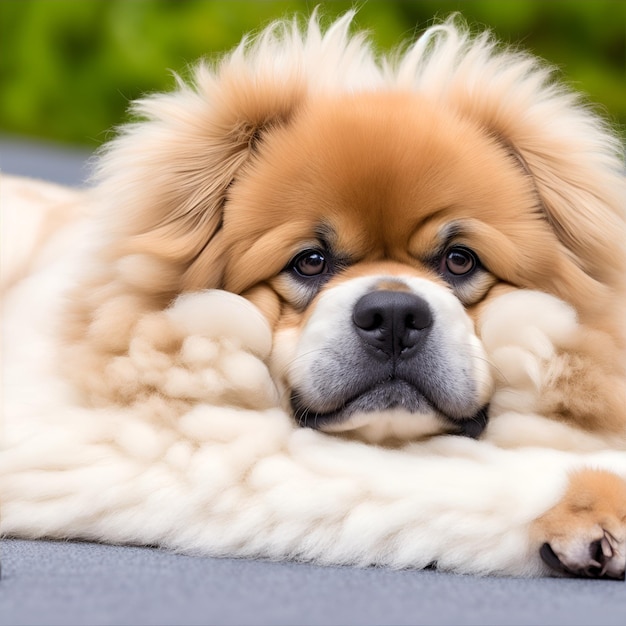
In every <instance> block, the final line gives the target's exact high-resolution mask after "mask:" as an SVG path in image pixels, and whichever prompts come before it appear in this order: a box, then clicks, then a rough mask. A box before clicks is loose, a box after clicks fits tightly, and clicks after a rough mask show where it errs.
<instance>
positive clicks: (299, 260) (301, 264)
mask: <svg viewBox="0 0 626 626" xmlns="http://www.w3.org/2000/svg"><path fill="white" fill-rule="evenodd" d="M291 267H292V268H293V269H294V270H295V271H296V273H297V274H299V275H300V276H304V277H305V278H308V277H309V276H319V275H320V274H325V273H326V272H327V271H328V265H327V263H326V258H325V257H324V255H323V254H322V253H321V252H320V251H319V250H305V251H304V252H301V253H300V254H299V255H298V256H297V257H296V258H295V259H294V260H293V261H292V262H291Z"/></svg>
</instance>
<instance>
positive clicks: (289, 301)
mask: <svg viewBox="0 0 626 626" xmlns="http://www.w3.org/2000/svg"><path fill="white" fill-rule="evenodd" d="M349 21H350V20H349V16H347V17H345V18H343V20H340V21H339V22H337V23H336V24H335V25H333V27H332V28H331V29H329V31H327V32H326V33H325V34H322V33H321V32H320V31H319V27H318V26H317V23H316V22H315V21H312V22H311V24H310V25H309V31H308V34H307V35H306V36H302V35H300V33H299V31H298V29H297V28H296V27H295V26H289V27H282V28H283V30H282V32H280V33H279V32H277V31H278V30H280V29H281V27H273V28H271V29H269V30H268V31H266V32H265V33H264V34H263V35H262V36H261V37H260V38H259V39H258V41H257V42H256V43H255V44H254V45H252V46H249V45H242V46H241V47H240V48H239V49H238V50H237V51H235V52H234V53H233V54H232V55H231V56H229V57H227V58H226V59H225V60H224V61H223V62H222V64H221V65H219V66H218V67H217V69H216V70H215V71H213V70H209V69H207V68H206V67H204V66H201V67H200V68H199V69H198V70H197V74H196V80H195V85H194V87H187V86H184V85H182V84H181V85H180V87H179V90H178V91H177V92H175V93H174V94H172V95H169V96H157V97H154V98H151V99H148V100H145V101H143V102H142V103H140V104H139V105H138V106H139V110H140V112H141V113H142V114H144V115H147V116H148V117H150V118H151V120H150V121H148V122H141V123H139V124H138V125H135V126H132V127H129V129H128V130H127V132H126V133H125V134H124V135H123V136H122V137H121V138H119V139H117V140H116V141H115V142H113V144H112V148H111V149H110V153H109V155H108V156H105V159H104V162H103V163H104V165H103V167H102V173H103V177H104V182H103V183H102V184H101V185H100V188H99V189H100V193H101V194H102V196H101V197H103V198H105V199H106V204H107V206H109V207H114V208H113V210H112V212H111V215H110V216H109V218H110V219H111V220H112V221H111V225H112V227H111V232H112V233H113V239H115V241H117V244H116V247H115V246H114V247H111V246H109V248H108V249H109V254H113V255H114V256H115V255H117V262H116V265H115V267H116V270H115V271H116V272H117V278H116V279H117V280H118V281H121V282H124V281H126V283H127V284H128V285H132V288H133V289H134V290H137V289H139V290H141V291H142V292H143V293H144V294H146V293H147V294H153V296H154V298H155V299H157V300H160V301H162V302H166V301H167V300H168V299H170V298H171V297H172V296H174V295H176V294H177V293H179V292H181V291H193V290H198V289H204V288H209V287H210V288H222V289H226V290H228V291H232V292H234V293H237V294H241V295H243V296H244V297H246V298H248V299H249V300H251V301H252V302H254V303H255V304H256V305H257V306H258V307H259V308H260V310H261V311H262V312H263V313H264V314H265V316H266V317H267V319H268V320H269V322H270V323H271V325H272V327H273V328H274V348H273V354H272V358H271V362H270V367H271V370H272V372H273V375H274V378H275V380H276V381H277V383H278V384H279V387H280V389H281V392H282V394H283V397H284V399H285V404H286V406H288V407H289V409H290V410H291V411H292V413H293V415H294V418H295V419H296V420H297V422H298V423H299V424H301V425H305V426H309V427H313V428H319V429H322V430H327V431H340V430H346V429H359V430H360V431H361V432H363V433H364V434H365V435H366V436H368V437H370V438H380V437H386V436H390V435H395V436H398V437H406V436H415V435H418V434H422V433H432V432H441V431H451V432H460V433H464V434H468V435H470V436H477V435H478V434H480V432H481V430H482V429H483V428H484V426H485V423H486V415H487V413H486V408H487V406H488V404H489V401H490V397H491V394H492V390H493V381H492V374H491V371H490V368H489V364H488V359H487V356H486V354H485V351H484V349H483V346H482V343H481V339H480V337H479V336H478V333H477V330H476V328H477V322H478V320H479V318H480V313H481V310H482V309H483V307H484V305H485V303H487V302H488V301H489V300H490V299H491V298H493V297H494V294H498V293H501V292H503V291H505V290H511V289H533V290H539V291H544V292H546V293H550V294H553V295H555V296H557V297H559V298H561V299H563V300H565V301H567V302H569V303H570V304H571V305H573V307H574V308H575V309H576V311H577V312H578V314H579V315H580V316H581V318H583V319H585V320H586V321H587V322H588V323H590V324H595V325H597V326H600V327H606V328H615V326H616V324H615V321H614V320H615V319H616V317H615V311H609V312H607V304H608V303H609V302H611V301H612V299H614V294H615V292H616V290H618V291H619V290H620V289H622V288H623V273H624V255H623V252H622V250H621V247H620V244H619V238H618V237H616V233H619V232H623V220H622V217H621V214H620V211H621V208H622V207H621V205H620V203H621V190H620V185H621V183H619V182H618V181H619V175H618V172H617V169H618V168H619V160H618V159H617V158H616V157H615V156H614V154H613V151H614V149H615V143H614V142H613V140H612V139H611V138H610V135H608V134H605V133H604V131H603V130H602V128H601V125H600V123H599V122H598V121H597V120H596V119H595V118H594V117H593V116H592V115H591V114H590V113H588V112H587V111H585V110H584V109H583V108H582V107H579V106H578V105H577V104H576V103H575V102H574V99H573V98H572V96H570V95H569V94H567V93H565V92H562V91H559V90H558V89H557V88H555V87H553V86H549V85H548V84H547V78H548V74H547V72H545V71H544V70H542V69H539V68H537V66H536V65H535V64H534V62H533V61H532V60H531V59H529V58H528V57H525V56H522V55H515V54H511V53H508V52H496V51H495V49H494V45H493V43H492V42H491V41H490V40H489V38H488V37H487V36H483V37H481V38H479V39H476V40H471V38H469V36H468V35H467V33H466V32H465V31H463V30H462V29H460V30H459V29H458V28H457V27H456V26H455V25H454V24H453V23H451V22H450V23H447V24H446V25H443V26H440V27H436V28H434V29H432V30H431V31H429V32H428V33H427V34H426V35H425V36H424V37H423V38H422V39H420V40H419V41H418V43H417V44H415V46H413V47H412V48H410V49H409V50H408V51H407V52H405V53H404V56H403V57H402V58H401V59H400V60H399V61H398V63H397V65H396V66H395V67H394V68H393V69H389V67H387V68H386V69H381V68H380V67H379V65H377V64H376V63H375V62H374V60H373V57H372V55H371V53H370V52H369V49H368V47H367V44H366V43H364V40H363V38H362V37H361V36H355V37H350V36H349V35H348V33H347V30H348V27H349ZM118 198H119V201H117V199H118ZM111 250H114V252H111ZM609 308H610V307H609ZM511 331H512V332H515V329H511Z"/></svg>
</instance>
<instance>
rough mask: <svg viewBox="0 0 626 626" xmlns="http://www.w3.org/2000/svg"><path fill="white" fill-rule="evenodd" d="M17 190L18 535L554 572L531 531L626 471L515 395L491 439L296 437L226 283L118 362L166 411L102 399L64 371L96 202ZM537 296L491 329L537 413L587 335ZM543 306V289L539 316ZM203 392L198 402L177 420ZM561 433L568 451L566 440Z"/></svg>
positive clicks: (13, 261)
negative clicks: (64, 327) (71, 300)
mask: <svg viewBox="0 0 626 626" xmlns="http://www.w3.org/2000/svg"><path fill="white" fill-rule="evenodd" d="M1 190H2V193H3V200H2V209H3V212H4V214H3V242H2V253H3V259H2V268H3V275H2V289H3V302H2V306H3V340H2V359H3V393H2V403H3V417H4V424H3V426H4V428H3V449H2V453H1V458H0V493H1V497H2V526H1V531H2V533H3V534H4V535H16V536H20V537H44V536H45V537H59V538H85V539H94V540H99V541H106V542H115V543H135V544H153V545H159V546H163V547H167V548H171V549H174V550H179V551H185V552H188V553H198V554H205V555H230V556H247V557H267V558H272V559H285V558H291V559H302V560H313V561H316V562H318V563H325V564H356V565H369V564H381V565H387V566H392V567H424V566H426V565H428V564H431V563H436V564H437V566H438V567H439V568H441V569H445V570H454V571H458V572H467V573H497V574H514V575H537V574H541V573H545V572H546V571H547V568H546V567H545V566H544V565H543V563H542V562H541V560H540V558H539V555H538V546H536V545H533V543H532V540H531V539H530V536H529V532H528V531H529V524H530V522H531V521H532V520H533V519H534V518H536V517H537V516H538V515H540V514H541V513H542V512H544V511H546V510H547V509H548V508H549V507H551V506H552V505H553V504H554V503H555V502H556V500H557V499H558V497H559V494H560V493H561V491H562V489H563V488H564V484H565V478H566V476H567V472H568V471H570V470H571V468H573V467H580V466H588V465H593V466H598V467H608V468H612V469H613V470H615V471H618V472H619V473H621V474H622V475H624V476H626V454H624V452H619V451H609V450H606V449H604V450H603V449H602V448H604V447H605V444H603V443H602V442H595V441H593V440H591V439H589V438H587V439H586V440H584V441H583V440H581V439H580V438H579V436H578V435H576V433H575V432H574V431H566V427H564V426H558V425H557V424H556V423H554V424H551V425H547V424H546V422H545V421H543V420H541V419H540V418H539V417H537V416H533V415H532V411H529V412H528V414H527V415H521V414H519V412H518V413H517V414H513V413H512V412H511V411H509V410H508V409H507V406H506V405H507V402H506V394H507V390H506V389H503V390H502V393H501V394H500V399H499V400H498V402H499V403H500V415H499V416H497V417H496V419H495V420H493V423H492V424H491V425H490V427H489V428H488V430H487V433H486V440H483V441H474V440H470V439H465V438H462V437H453V436H445V437H436V438H433V439H431V440H428V441H424V442H418V443H412V444H410V445H407V446H406V447H404V448H402V449H387V448H383V447H376V446H372V445H366V444H362V443H358V442H355V441H348V440H344V439H341V438H338V437H333V436H329V435H324V434H321V433H318V432H314V431H311V430H306V429H299V428H296V427H295V426H294V425H293V423H292V422H291V420H290V418H289V417H288V416H287V415H286V414H285V413H284V412H283V411H281V410H280V409H279V408H278V403H277V397H276V391H275V388H274V385H273V383H272V380H271V379H270V376H269V374H268V371H267V369H266V367H265V365H264V361H263V359H264V358H265V357H266V356H267V355H268V353H269V350H270V346H271V334H270V329H269V328H268V326H267V323H266V322H265V320H264V318H263V317H262V316H261V315H260V313H259V312H258V311H257V310H256V309H255V308H254V307H253V305H251V304H250V303H249V302H247V301H246V300H244V299H242V298H240V297H238V296H234V295H232V294H229V293H226V292H219V291H207V292H201V293H197V294H191V295H187V296H184V297H182V298H179V299H178V300H177V301H176V302H175V303H174V304H173V305H172V306H171V307H170V308H169V309H167V310H166V311H164V312H162V313H159V314H153V315H152V316H151V317H150V318H149V319H146V320H144V323H143V324H141V325H140V329H139V330H138V332H137V335H136V336H135V338H134V339H133V342H132V345H131V350H130V354H129V356H128V357H126V358H125V359H124V360H121V361H120V362H119V363H118V364H117V367H118V368H119V371H118V372H117V375H119V376H120V377H122V378H124V379H127V380H129V381H134V382H135V383H136V382H137V381H138V380H139V381H145V382H146V383H149V384H151V385H153V386H157V387H159V388H160V389H161V391H162V393H161V397H160V399H159V400H155V399H154V398H151V399H148V400H142V399H141V397H138V398H137V400H136V402H135V403H134V404H133V405H132V406H131V407H130V408H129V409H125V410H122V409H111V408H107V407H88V406H85V405H84V403H83V401H82V399H81V398H80V397H79V396H77V395H76V392H75V391H74V390H73V389H72V388H70V387H69V386H68V385H67V383H66V382H65V381H64V380H63V379H62V378H61V377H60V375H59V374H58V362H57V354H56V348H55V341H56V337H57V334H58V327H57V324H58V321H59V310H60V307H61V306H62V304H63V298H64V293H65V291H66V289H67V288H68V287H69V286H70V285H71V284H72V282H73V279H72V277H73V276H75V275H76V274H77V273H78V272H80V271H81V269H82V268H83V266H84V264H85V263H87V262H88V261H87V258H88V257H85V254H84V252H83V250H82V248H85V249H87V250H88V248H89V242H90V239H91V238H92V237H93V234H92V233H90V232H88V230H87V226H86V224H87V222H86V221H85V220H84V219H83V218H82V213H83V211H84V207H85V206H87V204H88V203H87V202H86V200H87V198H83V197H82V195H81V194H80V193H79V192H73V191H69V190H64V189H61V188H57V187H55V186H51V185H45V184H41V183H33V182H32V181H26V182H24V181H20V180H18V179H11V178H9V177H6V176H3V178H2V182H1ZM79 244H81V245H79ZM536 298H539V299H541V302H539V304H540V305H541V306H542V307H543V310H545V311H546V312H547V314H546V315H545V316H542V320H543V321H542V322H541V323H542V324H543V326H542V327H541V328H538V327H537V326H534V325H532V324H531V323H530V322H528V321H525V319H524V311H522V310H520V308H519V306H517V303H513V305H514V306H512V309H513V310H514V311H515V315H516V316H517V319H516V320H515V333H511V332H507V331H506V329H507V327H508V326H507V324H509V325H510V324H512V322H511V321H508V322H506V324H505V323H504V322H503V321H502V320H503V319H508V318H504V317H502V316H498V310H497V309H496V310H494V312H493V315H492V316H491V321H489V324H491V325H492V326H491V327H490V328H483V336H484V337H488V336H489V337H491V339H490V340H488V341H487V342H486V345H489V346H490V349H491V351H492V352H491V355H490V356H491V358H493V359H494V360H495V361H496V362H497V360H498V354H499V353H498V350H500V351H501V353H502V351H503V350H504V352H506V351H507V350H508V351H510V350H514V351H517V354H518V356H521V357H522V358H521V360H520V359H516V360H515V362H516V363H517V364H518V365H516V367H517V371H509V372H506V374H507V376H509V377H511V378H516V381H517V383H519V381H520V380H523V379H524V377H526V379H527V382H526V383H524V384H525V385H526V387H527V393H528V395H529V403H531V402H532V389H533V379H534V378H533V377H535V378H536V376H538V375H540V373H539V372H540V367H539V364H540V362H541V359H542V354H543V355H544V356H545V351H546V350H547V351H548V352H549V351H550V350H551V349H552V348H551V346H552V344H553V343H554V342H555V341H558V336H559V334H562V333H566V332H567V327H568V324H569V325H572V324H575V320H574V319H573V317H572V316H571V315H570V312H569V310H565V309H564V308H563V305H562V304H561V303H559V302H557V301H555V300H554V299H552V298H550V297H548V296H545V295H541V294H536ZM537 305H538V302H537V301H536V300H532V298H531V304H530V305H529V309H530V310H534V309H535V307H536V306H537ZM503 306H508V307H509V308H511V304H510V303H509V304H507V303H503ZM550 307H552V308H550ZM549 311H553V313H554V315H553V316H552V317H551V316H550V315H549V314H548V313H549ZM510 313H511V311H508V312H507V315H509V314H510ZM535 317H536V316H534V315H529V316H528V318H529V319H531V320H534V318H535ZM535 321H536V320H535ZM524 324H526V326H523V325H524ZM520 325H521V326H520ZM512 334H514V338H513V337H511V335H512ZM164 337H177V338H178V340H180V346H181V347H180V349H179V350H178V351H177V352H176V353H175V355H174V356H172V355H171V354H169V353H168V354H166V352H165V351H163V350H161V349H160V346H161V344H162V342H163V341H165V340H166V339H164ZM489 341H490V342H491V343H489ZM505 362H507V361H506V359H505V360H504V361H503V367H504V366H505V365H504V363H505ZM520 364H521V365H520ZM524 384H521V388H522V389H523V388H524ZM519 386H520V385H519V384H518V387H519ZM509 392H510V390H509ZM189 398H193V399H194V400H195V402H194V405H193V408H191V409H190V410H186V411H185V412H183V413H182V415H180V411H178V410H174V409H173V407H175V406H177V402H178V404H180V401H181V400H182V399H186V400H189ZM516 406H519V398H518V399H517V401H516ZM529 406H530V404H529ZM556 442H558V445H559V446H560V447H561V448H562V449H561V450H560V451H559V450H555V449H553V448H552V447H549V446H553V445H554V444H555V443H556ZM513 445H515V446H516V447H512V446H513ZM568 448H569V449H570V450H573V449H579V450H580V449H583V450H587V451H586V452H573V451H568Z"/></svg>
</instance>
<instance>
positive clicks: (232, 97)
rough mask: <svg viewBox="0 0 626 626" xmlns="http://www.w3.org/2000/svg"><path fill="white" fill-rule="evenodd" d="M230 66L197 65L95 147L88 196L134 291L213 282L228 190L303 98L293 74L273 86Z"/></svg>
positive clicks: (243, 67)
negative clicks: (92, 188) (97, 153)
mask: <svg viewBox="0 0 626 626" xmlns="http://www.w3.org/2000/svg"><path fill="white" fill-rule="evenodd" d="M237 60H238V59H236V58H234V55H233V56H232V57H230V58H229V59H227V60H226V61H225V62H224V63H223V64H222V65H221V66H220V67H219V68H218V70H217V71H215V72H214V71H212V70H211V69H209V68H208V67H207V66H206V65H204V64H201V65H200V66H199V67H198V68H196V71H195V76H194V82H193V84H192V85H191V86H189V85H186V84H184V83H182V82H181V81H179V84H178V89H177V90H176V91H174V92H172V93H171V94H158V95H154V96H150V97H147V98H144V99H142V100H140V101H138V102H136V103H135V104H134V105H133V111H134V113H135V114H138V115H140V116H141V118H142V121H139V122H136V123H133V124H130V125H128V126H126V127H124V128H122V130H121V134H120V136H119V137H118V138H116V139H114V140H113V141H112V142H110V143H109V144H108V145H107V146H105V148H104V150H103V155H102V158H101V161H100V164H99V168H98V173H97V176H98V179H99V180H98V184H97V186H96V194H97V196H96V197H97V198H98V202H99V205H100V212H101V215H102V217H103V220H104V229H103V230H104V232H106V233H108V238H107V239H108V240H107V241H106V243H105V245H106V247H107V250H108V253H109V255H111V254H113V255H114V256H115V257H117V258H116V259H115V261H116V262H117V266H118V269H119V271H120V272H121V274H122V275H120V276H119V278H121V279H122V280H123V279H124V276H126V277H127V278H128V279H129V280H130V281H131V282H132V283H133V285H134V286H135V287H143V289H144V290H148V291H149V290H151V289H153V288H158V286H160V288H162V289H165V290H171V291H172V292H178V291H180V290H181V289H182V290H193V289H202V288H209V287H220V286H221V277H222V272H223V265H224V254H222V253H223V250H221V246H220V245H219V243H220V228H221V223H222V207H223V204H224V200H225V197H226V193H227V189H228V187H229V185H230V184H231V182H232V181H233V179H234V178H235V177H236V175H237V172H238V171H239V169H240V168H241V167H242V165H243V164H244V163H246V161H247V160H248V159H249V157H250V154H251V153H252V152H253V151H254V149H255V145H256V144H257V142H258V141H259V140H260V138H261V137H262V135H263V133H264V132H266V130H268V129H270V128H273V127H275V126H280V125H283V124H285V123H287V122H288V120H289V117H290V116H291V115H292V114H293V112H294V111H295V110H296V109H297V108H298V106H299V105H300V103H301V102H302V100H303V97H304V87H303V84H302V81H301V80H299V79H298V77H296V76H294V77H293V78H291V79H289V80H287V81H280V82H279V81H277V80H276V79H275V77H272V76H263V75H262V74H261V73H256V72H255V69H254V68H253V67H250V64H249V63H244V62H240V63H237V62H236V61H237ZM239 60H240V61H243V59H239ZM109 258H110V256H109ZM141 280H145V281H147V282H148V283H149V284H145V285H139V284H137V283H138V281H141Z"/></svg>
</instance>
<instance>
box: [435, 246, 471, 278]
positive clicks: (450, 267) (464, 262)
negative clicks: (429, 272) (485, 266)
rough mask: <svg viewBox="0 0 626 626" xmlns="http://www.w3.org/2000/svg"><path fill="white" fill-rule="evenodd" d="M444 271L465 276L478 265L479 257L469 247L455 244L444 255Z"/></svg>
mask: <svg viewBox="0 0 626 626" xmlns="http://www.w3.org/2000/svg"><path fill="white" fill-rule="evenodd" d="M441 265H442V267H441V269H442V271H443V272H444V273H450V274H453V275H454V276H465V275H467V274H469V273H470V272H472V271H473V270H474V269H476V267H477V266H478V258H477V257H476V255H475V254H474V253H473V252H472V251H471V250H469V249H468V248H463V247H460V246H454V247H452V248H450V249H449V250H448V251H447V252H446V253H445V255H444V256H443V259H442V263H441Z"/></svg>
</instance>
